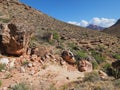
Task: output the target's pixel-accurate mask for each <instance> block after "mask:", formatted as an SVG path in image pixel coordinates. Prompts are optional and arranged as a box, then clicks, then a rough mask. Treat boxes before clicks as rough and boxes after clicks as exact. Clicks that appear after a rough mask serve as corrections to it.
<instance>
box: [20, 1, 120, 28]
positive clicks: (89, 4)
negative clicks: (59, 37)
mask: <svg viewBox="0 0 120 90" xmlns="http://www.w3.org/2000/svg"><path fill="white" fill-rule="evenodd" d="M20 1H21V2H23V3H25V4H27V5H29V6H31V7H33V8H35V9H37V10H40V11H42V12H44V13H46V14H48V15H50V16H52V17H54V18H56V19H59V20H62V21H65V22H69V23H72V24H76V25H80V26H86V25H88V24H90V23H92V24H96V25H100V26H104V27H108V26H110V25H112V24H114V23H115V22H116V20H117V19H119V18H120V0H20Z"/></svg>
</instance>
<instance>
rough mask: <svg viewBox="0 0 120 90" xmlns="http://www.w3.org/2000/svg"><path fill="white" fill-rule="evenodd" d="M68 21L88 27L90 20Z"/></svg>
mask: <svg viewBox="0 0 120 90" xmlns="http://www.w3.org/2000/svg"><path fill="white" fill-rule="evenodd" d="M68 23H70V24H74V25H78V26H83V27H86V26H88V24H89V23H88V22H87V21H85V20H81V21H80V22H75V21H69V22H68Z"/></svg>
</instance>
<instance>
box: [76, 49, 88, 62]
mask: <svg viewBox="0 0 120 90" xmlns="http://www.w3.org/2000/svg"><path fill="white" fill-rule="evenodd" d="M75 58H76V59H77V60H79V59H86V58H87V54H86V53H85V51H82V50H77V53H76V55H75Z"/></svg>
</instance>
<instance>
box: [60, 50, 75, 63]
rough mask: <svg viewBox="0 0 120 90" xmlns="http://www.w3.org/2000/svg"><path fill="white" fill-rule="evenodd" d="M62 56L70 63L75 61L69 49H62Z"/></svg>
mask: <svg viewBox="0 0 120 90" xmlns="http://www.w3.org/2000/svg"><path fill="white" fill-rule="evenodd" d="M62 58H63V59H64V60H65V61H67V62H68V63H70V64H74V63H75V62H76V60H75V58H74V55H73V53H72V52H70V51H63V52H62Z"/></svg>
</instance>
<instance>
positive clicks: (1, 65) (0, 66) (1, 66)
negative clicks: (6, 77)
mask: <svg viewBox="0 0 120 90" xmlns="http://www.w3.org/2000/svg"><path fill="white" fill-rule="evenodd" d="M5 69H6V65H5V64H0V72H1V71H2V70H5Z"/></svg>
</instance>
